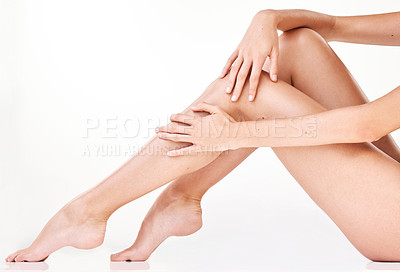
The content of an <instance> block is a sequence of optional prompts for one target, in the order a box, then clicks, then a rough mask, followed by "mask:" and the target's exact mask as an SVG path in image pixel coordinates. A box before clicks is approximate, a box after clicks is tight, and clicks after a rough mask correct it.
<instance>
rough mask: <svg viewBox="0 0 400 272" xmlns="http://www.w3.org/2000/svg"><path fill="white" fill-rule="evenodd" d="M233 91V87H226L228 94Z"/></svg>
mask: <svg viewBox="0 0 400 272" xmlns="http://www.w3.org/2000/svg"><path fill="white" fill-rule="evenodd" d="M231 91H232V88H231V87H229V86H228V87H226V90H225V92H226V93H227V94H229V93H231Z"/></svg>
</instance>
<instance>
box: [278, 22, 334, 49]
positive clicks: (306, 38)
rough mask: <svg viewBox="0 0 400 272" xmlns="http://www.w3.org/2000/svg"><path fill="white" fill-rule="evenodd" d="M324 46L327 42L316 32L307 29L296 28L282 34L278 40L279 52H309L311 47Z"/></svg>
mask: <svg viewBox="0 0 400 272" xmlns="http://www.w3.org/2000/svg"><path fill="white" fill-rule="evenodd" d="M316 45H317V46H318V45H320V46H321V45H322V46H326V45H327V42H326V41H325V39H324V38H322V37H321V35H319V34H318V33H317V32H316V31H314V30H312V29H309V28H297V29H293V30H290V31H287V32H285V33H283V34H282V35H281V36H280V38H279V47H280V50H281V51H282V50H286V51H290V52H298V51H299V50H300V51H301V50H310V49H311V48H312V47H313V46H316Z"/></svg>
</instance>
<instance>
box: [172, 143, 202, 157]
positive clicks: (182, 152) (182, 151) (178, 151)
mask: <svg viewBox="0 0 400 272" xmlns="http://www.w3.org/2000/svg"><path fill="white" fill-rule="evenodd" d="M195 152H196V147H195V146H194V145H191V146H188V147H183V148H181V149H176V150H171V151H168V152H167V155H168V156H169V157H177V156H184V155H190V154H191V153H195Z"/></svg>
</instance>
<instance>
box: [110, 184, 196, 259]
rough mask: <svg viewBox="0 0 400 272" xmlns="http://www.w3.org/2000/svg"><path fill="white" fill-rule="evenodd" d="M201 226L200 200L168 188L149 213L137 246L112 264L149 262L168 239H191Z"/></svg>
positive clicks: (119, 254) (118, 255) (119, 256)
mask: <svg viewBox="0 0 400 272" xmlns="http://www.w3.org/2000/svg"><path fill="white" fill-rule="evenodd" d="M201 226H202V218H201V207H200V200H199V199H194V198H190V197H186V196H184V195H183V194H182V193H175V192H173V190H171V189H170V188H168V187H167V188H166V189H165V190H164V191H163V192H162V193H161V195H160V196H159V197H158V198H157V200H156V202H155V203H154V204H153V206H152V207H151V209H150V210H149V212H148V213H147V215H146V217H145V219H144V220H143V223H142V226H141V228H140V230H139V234H138V236H137V238H136V241H135V243H134V244H133V245H132V246H131V247H130V248H128V249H125V250H124V251H121V252H119V253H117V254H113V255H111V261H115V262H118V261H145V260H147V259H148V258H149V257H150V255H151V254H152V253H153V251H154V250H156V248H157V247H158V246H159V245H160V244H161V243H162V242H163V241H164V240H165V239H167V238H168V237H170V236H186V235H190V234H193V233H195V232H196V231H198V230H199V229H200V228H201Z"/></svg>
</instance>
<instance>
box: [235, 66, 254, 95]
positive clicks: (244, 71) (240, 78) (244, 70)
mask: <svg viewBox="0 0 400 272" xmlns="http://www.w3.org/2000/svg"><path fill="white" fill-rule="evenodd" d="M250 67H251V61H245V62H244V63H243V65H242V67H241V68H240V71H239V73H238V75H237V78H236V84H235V89H234V90H233V95H232V97H231V100H232V101H233V102H235V101H237V100H238V99H239V97H240V94H241V93H242V89H243V85H244V82H245V81H246V78H247V75H248V74H249V70H250Z"/></svg>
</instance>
